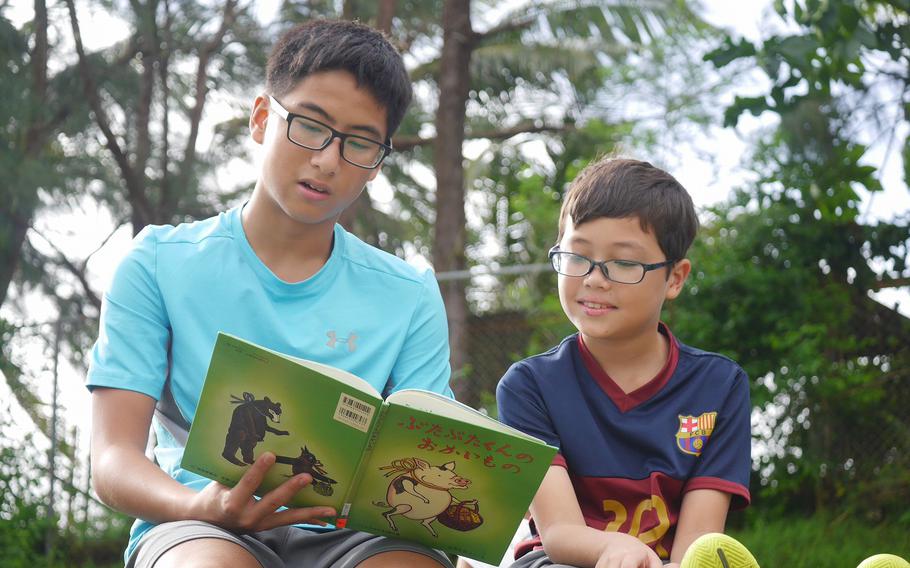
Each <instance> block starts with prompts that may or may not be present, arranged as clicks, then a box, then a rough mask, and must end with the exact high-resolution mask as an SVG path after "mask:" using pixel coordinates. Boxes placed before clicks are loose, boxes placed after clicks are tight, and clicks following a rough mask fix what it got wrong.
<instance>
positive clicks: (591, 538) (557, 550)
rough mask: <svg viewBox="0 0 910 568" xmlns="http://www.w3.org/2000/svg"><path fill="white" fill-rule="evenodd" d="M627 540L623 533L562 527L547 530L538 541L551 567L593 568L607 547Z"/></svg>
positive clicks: (567, 524)
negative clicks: (553, 565) (554, 565)
mask: <svg viewBox="0 0 910 568" xmlns="http://www.w3.org/2000/svg"><path fill="white" fill-rule="evenodd" d="M631 538H632V537H630V536H629V535H627V534H624V533H617V532H613V531H609V532H607V531H602V530H597V529H595V528H591V527H588V526H580V525H576V524H569V523H566V524H557V525H553V526H550V527H548V528H547V530H546V533H545V534H544V535H542V539H541V540H542V542H543V547H544V551H545V552H546V553H547V556H548V557H549V558H550V560H551V561H553V562H554V563H555V564H568V565H570V566H578V567H580V568H593V567H594V566H595V565H596V564H597V562H598V560H599V559H600V558H601V557H602V556H603V555H604V553H605V552H607V551H608V550H609V549H610V547H611V546H616V545H619V544H620V543H622V541H625V540H627V539H631Z"/></svg>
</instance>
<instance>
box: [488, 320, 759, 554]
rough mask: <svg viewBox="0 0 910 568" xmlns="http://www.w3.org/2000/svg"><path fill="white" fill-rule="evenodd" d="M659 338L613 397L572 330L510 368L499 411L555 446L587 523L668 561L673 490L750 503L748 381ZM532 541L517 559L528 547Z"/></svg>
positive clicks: (499, 392) (722, 363)
mask: <svg viewBox="0 0 910 568" xmlns="http://www.w3.org/2000/svg"><path fill="white" fill-rule="evenodd" d="M660 331H661V333H663V334H664V335H665V336H666V337H667V338H668V340H669V345H670V351H669V356H668V358H667V363H666V365H665V366H664V368H663V369H662V370H661V372H660V373H659V374H658V375H657V376H656V377H654V379H652V380H651V381H649V382H648V383H647V384H645V385H644V386H642V387H641V388H639V389H637V390H635V391H633V392H631V393H628V394H626V393H624V392H623V391H622V389H620V388H619V386H618V385H617V384H616V383H615V382H613V380H612V379H611V378H610V377H609V376H607V375H606V373H604V371H603V370H602V369H601V367H600V365H598V364H597V362H596V360H595V359H594V357H593V356H592V355H591V354H590V352H589V351H588V350H587V349H586V347H585V346H584V343H583V341H582V340H581V336H580V335H579V334H575V335H572V336H570V337H567V338H566V339H564V340H563V341H562V343H560V344H559V345H558V346H557V347H554V348H553V349H551V350H550V351H547V352H546V353H543V354H541V355H536V356H534V357H530V358H528V359H525V360H523V361H519V362H518V363H515V364H514V365H512V367H511V368H510V369H509V370H508V371H507V372H506V374H505V375H504V376H503V378H502V380H501V381H500V382H499V386H498V387H497V389H496V400H497V404H498V406H499V418H500V420H502V421H503V422H505V423H506V424H508V425H510V426H513V427H515V428H518V429H519V430H522V431H523V432H526V433H528V434H531V435H532V436H536V437H538V438H540V439H542V440H544V441H546V442H547V443H549V444H553V445H555V446H557V447H559V453H558V454H557V455H556V458H555V459H554V461H553V464H554V465H560V466H563V467H565V468H566V469H567V470H568V473H569V477H570V478H571V480H572V485H573V487H574V488H575V495H576V497H577V498H578V504H579V505H580V506H581V511H582V513H583V514H584V517H585V522H586V523H587V524H588V526H591V527H594V528H596V529H604V530H612V531H620V532H624V533H628V534H630V535H632V536H635V537H638V538H639V539H640V540H642V541H643V542H644V543H645V544H647V545H648V546H650V547H651V548H653V549H654V550H655V552H657V554H658V555H659V556H660V557H661V558H664V559H666V558H669V556H670V548H671V546H672V544H673V537H674V535H675V528H676V523H677V520H678V517H679V510H680V507H681V506H682V498H683V494H684V493H685V492H686V491H690V490H692V489H716V490H719V491H724V492H726V493H730V494H731V495H732V506H733V507H734V508H741V507H745V506H746V505H748V504H749V499H750V496H749V489H748V485H749V470H750V467H751V460H750V444H751V435H750V414H751V406H750V404H749V381H748V377H747V376H746V373H745V372H744V371H743V370H742V369H741V368H740V367H739V365H737V364H736V363H734V362H733V361H731V360H730V359H728V358H726V357H724V356H722V355H717V354H715V353H708V352H705V351H700V350H698V349H694V348H692V347H689V346H687V345H684V344H682V343H679V342H678V341H677V340H676V339H675V338H674V337H673V335H672V334H671V333H670V330H669V329H667V327H666V326H665V325H663V324H660ZM539 544H540V539H539V537H536V536H535V538H534V539H532V540H530V541H527V542H525V543H522V544H521V545H519V546H518V547H517V548H516V557H519V556H521V555H522V554H524V553H526V552H528V551H529V550H531V549H532V548H534V547H535V546H539Z"/></svg>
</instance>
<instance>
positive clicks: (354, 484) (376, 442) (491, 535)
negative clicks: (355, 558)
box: [182, 333, 556, 564]
mask: <svg viewBox="0 0 910 568" xmlns="http://www.w3.org/2000/svg"><path fill="white" fill-rule="evenodd" d="M265 451H270V452H272V453H274V454H275V455H276V457H277V459H276V463H275V465H274V466H273V467H272V468H271V470H270V471H269V473H268V475H267V476H266V478H265V480H264V481H263V483H262V485H261V486H260V487H259V490H258V492H257V494H259V495H261V494H264V493H267V492H268V491H269V490H271V489H273V488H274V487H276V486H278V485H280V484H281V483H282V482H284V481H286V480H287V479H288V478H289V477H292V476H294V475H297V474H300V473H308V474H310V475H311V476H312V478H313V482H312V483H311V484H310V485H308V486H307V487H305V488H304V489H303V490H301V491H300V492H299V493H298V494H297V495H296V496H295V498H294V499H293V500H292V501H291V502H290V503H289V504H288V506H298V507H309V506H317V505H325V506H330V507H334V508H335V510H336V511H339V516H338V518H337V519H336V520H335V525H336V526H337V527H339V528H343V527H347V528H351V529H355V530H361V531H366V532H370V533H374V534H381V535H387V536H394V537H398V538H404V539H408V540H412V541H416V542H420V543H422V544H425V545H427V546H430V547H433V548H438V549H441V550H445V551H447V552H451V553H453V554H459V555H462V556H467V557H470V558H475V559H477V560H481V561H484V562H490V563H494V564H498V563H499V561H500V559H501V558H502V555H503V552H504V551H505V550H506V548H507V547H508V545H509V542H510V541H511V539H512V535H513V534H514V532H515V529H516V527H518V525H519V523H520V522H521V520H522V518H523V516H524V514H525V512H526V511H527V509H528V505H529V504H530V502H531V499H533V497H534V494H535V492H536V491H537V488H538V487H539V485H540V482H541V480H542V479H543V476H544V474H545V473H546V471H547V468H548V467H549V465H550V462H551V461H552V459H553V456H554V455H555V453H556V448H554V447H552V446H549V445H547V444H545V443H543V442H542V441H540V440H538V439H536V438H533V437H531V436H528V435H526V434H524V433H522V432H519V431H518V430H515V429H513V428H510V427H508V426H506V425H504V424H502V423H500V422H498V421H497V420H495V419H493V418H490V417H489V416H487V415H485V414H483V413H480V412H478V411H476V410H474V409H472V408H470V407H468V406H465V405H463V404H461V403H459V402H457V401H454V400H451V399H449V398H447V397H445V396H442V395H439V394H436V393H433V392H428V391H421V390H402V391H398V392H395V393H393V394H391V395H389V396H388V397H387V398H386V399H385V400H383V399H382V396H381V394H380V393H379V392H377V391H376V389H374V388H373V387H372V386H371V385H370V384H369V383H367V382H366V381H364V380H363V379H360V378H358V377H356V376H354V375H352V374H351V373H348V372H346V371H343V370H340V369H337V368H334V367H330V366H327V365H323V364H320V363H317V362H314V361H308V360H305V359H299V358H296V357H292V356H289V355H285V354H281V353H278V352H276V351H272V350H270V349H267V348H264V347H261V346H258V345H255V344H253V343H250V342H247V341H245V340H243V339H240V338H238V337H234V336H231V335H227V334H224V333H220V334H218V338H217V340H216V343H215V348H214V351H213V353H212V359H211V362H210V364H209V369H208V373H207V374H206V378H205V384H204V386H203V389H202V394H201V396H200V399H199V404H198V406H197V409H196V415H195V417H194V419H193V423H192V427H191V429H190V434H189V439H188V441H187V445H186V450H185V452H184V455H183V462H182V467H183V468H184V469H186V470H188V471H192V472H194V473H198V474H200V475H203V476H205V477H208V478H210V479H213V480H216V481H218V482H220V483H223V484H225V485H235V484H236V483H237V482H238V480H239V479H240V477H241V476H242V475H243V473H244V472H245V471H246V469H247V468H248V467H249V465H250V464H252V463H253V462H254V461H255V460H256V458H257V457H258V456H259V455H261V454H262V452H265Z"/></svg>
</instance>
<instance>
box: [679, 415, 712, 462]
mask: <svg viewBox="0 0 910 568" xmlns="http://www.w3.org/2000/svg"><path fill="white" fill-rule="evenodd" d="M716 419H717V413H716V412H705V413H704V414H702V415H701V416H683V415H679V431H678V432H676V446H677V447H678V448H679V449H680V450H682V451H683V452H685V453H687V454H691V455H693V456H700V455H701V451H702V448H704V447H705V444H706V443H707V442H708V438H709V437H711V432H713V431H714V421H715V420H716Z"/></svg>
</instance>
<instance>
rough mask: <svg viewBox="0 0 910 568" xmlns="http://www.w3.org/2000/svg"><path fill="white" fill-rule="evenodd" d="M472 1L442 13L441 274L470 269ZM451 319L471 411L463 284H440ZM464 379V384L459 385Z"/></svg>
mask: <svg viewBox="0 0 910 568" xmlns="http://www.w3.org/2000/svg"><path fill="white" fill-rule="evenodd" d="M470 9H471V2H470V0H446V1H445V2H444V3H443V9H442V25H443V46H442V57H441V59H440V69H441V70H442V71H441V72H440V76H439V108H438V110H437V112H436V133H437V135H436V143H435V157H434V167H435V169H436V224H435V227H434V239H433V265H434V267H435V269H436V272H437V273H439V272H448V271H452V270H464V268H465V233H466V231H465V208H464V196H465V190H464V166H463V164H462V161H463V157H462V144H463V142H464V125H465V106H466V104H467V100H468V89H469V86H470V74H469V63H470V60H471V50H472V48H473V45H472V38H473V31H472V30H471V15H470V14H471V12H470ZM440 285H441V289H442V298H443V301H444V302H445V305H446V311H447V313H448V318H449V342H450V345H451V349H452V357H451V363H452V378H453V382H452V388H453V389H454V391H455V395H456V396H457V397H458V398H459V399H460V400H462V401H463V402H465V403H466V404H470V405H472V406H476V404H477V398H478V397H477V393H475V392H473V390H474V389H472V388H471V384H470V382H469V381H467V380H465V377H464V376H463V375H464V372H465V362H466V361H467V353H466V346H467V341H466V340H467V319H468V306H467V300H466V298H465V282H464V281H463V280H447V281H445V282H442V283H440ZM459 379H460V380H459Z"/></svg>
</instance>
